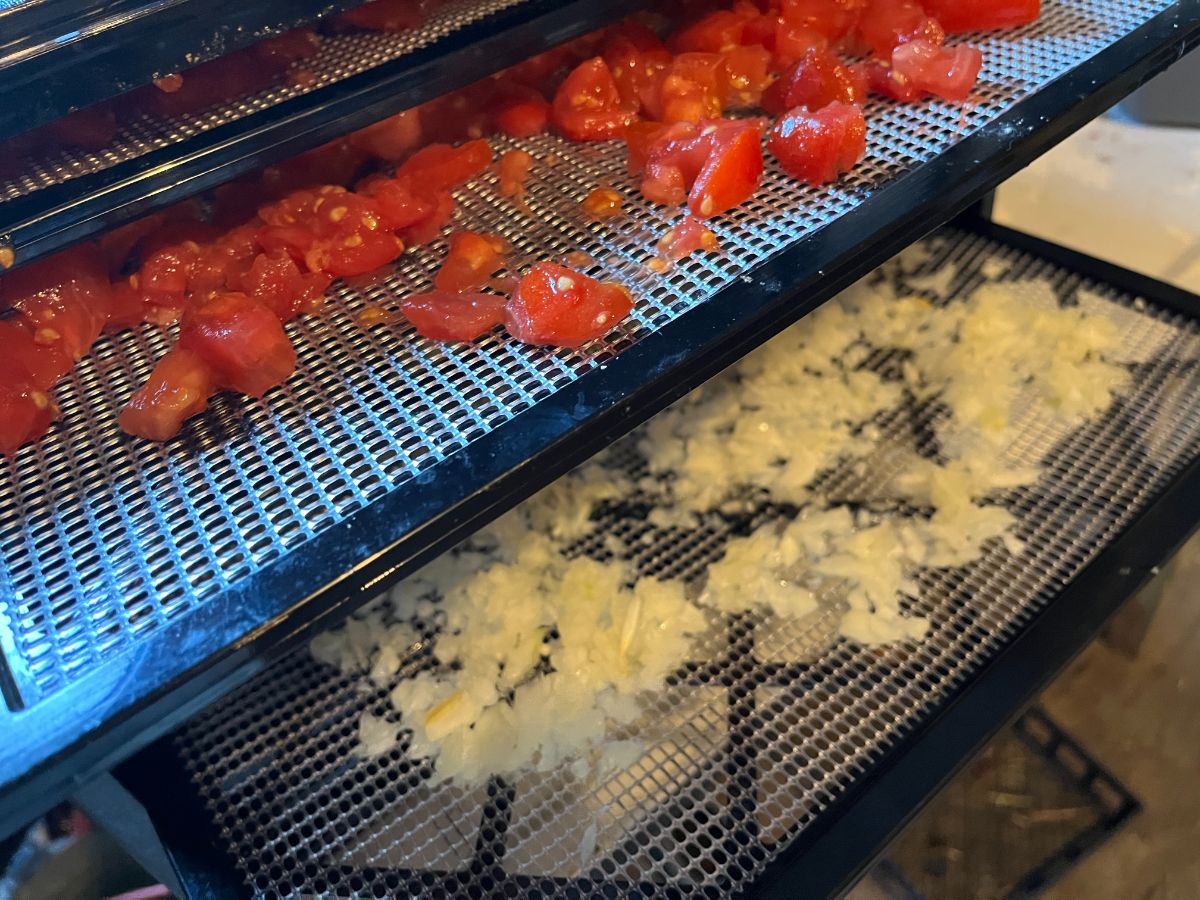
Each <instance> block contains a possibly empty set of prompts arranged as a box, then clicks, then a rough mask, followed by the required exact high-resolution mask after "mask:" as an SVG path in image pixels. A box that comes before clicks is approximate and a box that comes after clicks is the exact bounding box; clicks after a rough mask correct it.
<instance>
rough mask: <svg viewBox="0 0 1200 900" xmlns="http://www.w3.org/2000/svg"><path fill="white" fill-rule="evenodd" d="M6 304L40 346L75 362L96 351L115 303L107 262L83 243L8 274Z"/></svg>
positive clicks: (1, 288)
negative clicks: (17, 312) (57, 351)
mask: <svg viewBox="0 0 1200 900" xmlns="http://www.w3.org/2000/svg"><path fill="white" fill-rule="evenodd" d="M0 292H2V295H3V299H4V305H6V306H11V307H13V308H14V309H16V310H18V311H19V312H20V314H21V318H22V319H23V320H24V321H25V322H27V323H28V325H29V328H30V331H31V333H32V335H33V340H34V342H35V343H37V344H39V345H41V346H43V347H55V348H57V349H58V350H60V351H61V352H62V353H63V354H64V355H65V356H66V357H67V358H68V359H70V360H72V361H74V360H77V359H79V358H80V357H82V356H84V355H85V354H86V353H87V352H88V351H89V350H90V349H91V347H92V344H93V343H94V342H95V340H96V338H98V337H99V336H100V331H101V329H103V327H104V323H105V322H106V321H107V320H108V313H109V309H110V307H111V304H112V286H111V285H110V283H109V280H108V264H107V263H106V262H105V259H104V256H103V254H102V253H101V251H100V248H99V247H98V246H97V245H95V244H80V245H77V246H75V247H72V248H71V249H69V250H64V251H63V252H61V253H56V254H55V255H54V256H51V257H49V258H48V259H44V260H40V261H38V262H36V263H34V264H33V265H30V266H25V267H23V268H20V269H17V270H16V271H14V272H10V273H8V274H6V275H5V276H4V279H3V283H2V285H0Z"/></svg>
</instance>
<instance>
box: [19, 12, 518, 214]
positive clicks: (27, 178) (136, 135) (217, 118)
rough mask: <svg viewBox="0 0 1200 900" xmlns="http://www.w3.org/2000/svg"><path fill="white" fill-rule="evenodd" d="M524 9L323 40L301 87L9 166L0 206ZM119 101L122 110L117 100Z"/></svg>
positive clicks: (129, 125) (126, 126)
mask: <svg viewBox="0 0 1200 900" xmlns="http://www.w3.org/2000/svg"><path fill="white" fill-rule="evenodd" d="M520 2H521V0H450V2H447V3H445V4H443V5H441V6H439V8H438V9H437V10H436V11H434V12H433V13H431V14H430V16H429V18H428V20H427V21H426V22H425V24H423V25H422V26H421V27H420V28H415V29H412V30H410V31H405V32H401V33H397V34H383V33H367V32H362V33H354V34H343V35H335V36H329V37H326V38H325V39H324V41H323V43H322V44H321V49H320V50H319V51H318V53H317V54H316V55H315V56H313V57H311V58H309V59H306V60H303V61H302V62H300V63H297V64H295V65H294V66H293V70H300V69H303V70H305V71H307V72H309V73H311V74H312V78H311V79H306V80H304V81H303V84H301V83H300V82H298V81H296V80H294V79H292V78H291V77H290V76H285V77H280V78H279V79H278V80H277V83H275V84H274V85H272V86H271V87H269V88H266V89H264V90H261V91H258V92H256V93H252V94H245V95H243V96H241V97H238V98H236V99H233V100H230V101H229V102H226V103H219V104H216V105H215V106H211V107H209V108H208V109H204V110H201V111H199V112H197V113H193V114H190V115H186V116H182V117H180V118H177V119H168V118H163V117H161V116H156V115H153V114H151V113H148V112H146V113H140V114H138V115H137V116H136V117H133V118H132V119H130V120H128V121H124V122H123V124H122V126H121V128H120V129H119V131H118V132H117V135H116V137H115V138H114V140H113V142H112V144H111V145H110V146H109V147H106V148H105V149H103V150H94V151H83V150H76V149H63V150H59V151H57V152H54V153H49V154H46V155H44V156H39V157H36V158H26V159H24V160H23V161H21V162H20V163H14V161H12V160H7V161H6V164H5V169H4V171H5V175H4V176H3V177H0V202H3V201H4V200H11V199H12V198H14V197H21V196H24V195H25V194H30V193H33V192H34V191H37V190H40V189H41V188H44V187H48V186H49V185H52V184H58V183H60V182H63V181H69V180H70V179H72V178H78V177H79V176H81V175H90V174H92V173H94V172H100V171H103V170H104V169H108V168H110V167H112V166H115V165H117V164H118V163H123V162H127V161H129V160H132V159H137V158H138V157H139V156H143V155H144V154H146V153H149V152H150V151H152V150H158V149H160V148H162V147H169V146H171V145H172V144H176V143H179V142H180V141H184V140H186V139H188V138H190V137H192V136H194V135H196V134H200V133H201V132H204V131H209V130H210V129H213V128H216V127H218V126H220V125H225V124H227V123H229V122H233V121H236V120H237V119H240V118H242V117H243V116H248V115H250V114H252V113H256V112H260V111H262V110H264V109H269V108H270V107H272V106H275V105H277V104H279V103H282V102H284V101H285V100H290V99H291V98H292V97H297V96H300V95H301V94H306V93H309V92H311V91H314V90H317V89H318V88H322V87H325V86H326V85H328V84H331V83H333V82H335V81H340V80H342V79H344V78H349V77H350V76H351V75H357V74H358V73H360V72H364V71H366V70H367V69H370V68H372V67H374V66H378V65H380V64H382V63H385V62H389V61H391V60H393V59H397V58H399V57H401V56H404V55H405V54H406V53H411V52H412V51H414V50H417V49H419V48H421V47H424V46H427V45H429V44H432V43H434V42H435V41H437V40H438V39H440V38H442V37H445V36H446V35H447V34H450V33H451V32H453V31H455V30H457V29H459V28H462V27H463V26H464V25H468V24H470V23H472V22H475V21H478V20H479V19H482V18H484V17H485V16H488V15H491V14H492V13H495V12H499V11H500V10H502V9H507V8H508V7H510V6H516V5H517V4H519V3H520ZM185 77H186V76H185ZM117 102H118V103H120V101H119V100H118V101H117ZM124 111H125V110H124V109H122V112H124ZM9 173H12V174H9Z"/></svg>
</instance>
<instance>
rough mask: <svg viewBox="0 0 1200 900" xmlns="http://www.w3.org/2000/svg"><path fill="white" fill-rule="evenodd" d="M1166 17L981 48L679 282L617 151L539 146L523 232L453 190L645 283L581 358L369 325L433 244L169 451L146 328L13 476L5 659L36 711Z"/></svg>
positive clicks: (426, 262)
mask: <svg viewBox="0 0 1200 900" xmlns="http://www.w3.org/2000/svg"><path fill="white" fill-rule="evenodd" d="M1167 5H1169V4H1168V3H1167V2H1166V0H1136V2H1121V3H1113V2H1111V0H1058V2H1051V3H1049V4H1047V8H1046V11H1045V14H1044V15H1043V18H1042V20H1041V21H1040V22H1039V23H1037V24H1034V25H1030V26H1027V27H1025V28H1023V29H1020V30H1017V31H1014V32H1011V33H1005V34H1003V35H996V36H990V37H988V38H987V39H986V40H981V41H979V42H978V43H980V44H981V45H982V46H983V48H984V51H985V59H986V64H985V69H984V74H983V80H982V82H981V85H980V88H979V91H978V95H977V99H976V101H975V102H973V103H972V104H970V105H968V106H966V107H963V106H961V105H954V104H944V103H938V102H929V103H919V104H911V105H904V106H901V105H894V104H887V103H883V102H879V103H876V104H874V105H872V106H871V108H870V109H869V110H868V116H869V122H870V135H869V139H870V149H869V155H868V159H867V160H866V161H865V162H864V163H863V164H862V165H860V166H859V167H858V168H857V169H856V171H855V173H854V174H853V175H852V176H850V177H847V178H845V179H843V180H842V181H840V182H839V183H837V184H835V185H832V186H829V187H824V188H806V187H802V186H799V185H797V184H796V183H795V182H793V181H792V180H790V179H788V178H787V177H785V176H783V175H782V174H781V173H780V172H779V171H778V170H777V169H776V168H774V167H773V166H770V167H769V170H768V174H767V177H766V179H765V182H764V185H763V188H762V190H761V191H760V192H759V194H758V196H757V197H756V198H755V199H754V200H753V201H752V202H750V203H748V204H746V205H745V206H744V207H743V208H741V209H739V210H737V211H736V212H735V213H733V214H731V215H729V216H726V217H723V218H721V219H720V220H719V221H717V223H716V225H715V231H716V232H717V234H718V236H719V238H720V240H721V242H722V245H723V252H722V253H720V254H716V255H714V254H704V255H699V256H697V257H695V258H694V259H691V260H689V261H688V262H686V263H685V264H683V265H680V266H678V267H677V268H676V269H674V270H673V271H672V272H671V273H670V274H669V275H668V276H666V277H664V276H659V275H655V274H653V273H652V272H650V271H648V270H647V269H646V268H645V266H644V262H645V260H646V259H647V257H648V253H649V249H650V248H651V247H652V246H653V244H654V243H655V241H656V240H657V238H658V237H659V236H660V235H661V234H662V232H663V231H664V230H665V229H666V227H667V226H668V224H669V223H670V221H671V215H672V214H670V213H668V212H666V211H665V210H663V209H661V208H658V207H654V206H652V205H650V204H647V203H645V202H644V201H642V200H641V198H640V196H639V195H638V194H637V192H636V190H634V188H633V185H632V184H631V183H630V181H629V179H628V177H627V176H626V175H625V172H624V169H625V166H624V159H623V153H622V151H621V149H620V148H619V147H617V146H614V145H609V144H598V145H571V144H566V143H563V142H561V141H559V140H557V139H555V138H551V137H539V138H537V139H533V140H530V141H528V142H525V143H524V144H523V146H525V147H526V148H527V149H529V150H530V151H532V153H533V154H534V155H535V156H536V157H537V158H538V160H539V162H538V164H537V165H536V166H535V169H534V173H533V177H532V178H531V183H530V188H531V189H530V194H529V197H528V207H529V211H528V214H526V213H522V212H520V211H519V210H517V209H516V208H515V207H514V206H513V205H512V203H511V202H510V201H508V200H505V199H504V198H501V197H499V196H498V195H497V193H496V191H495V184H494V181H493V180H492V178H491V177H490V176H488V177H485V178H483V179H481V180H480V181H479V182H477V183H475V184H472V185H470V186H468V187H466V188H464V189H463V190H462V191H460V192H459V197H460V199H461V201H462V203H461V209H460V210H459V212H458V214H457V222H458V224H459V225H460V226H465V227H471V228H476V229H479V230H482V231H490V232H496V233H499V234H502V235H504V236H505V237H507V238H509V239H510V240H511V241H512V242H513V244H514V245H515V247H516V248H517V253H516V259H517V262H518V263H522V262H527V261H530V260H533V259H538V258H546V257H555V256H560V255H562V254H564V253H565V252H567V251H576V250H581V251H584V252H586V253H587V254H590V255H591V256H592V257H593V258H594V259H595V260H596V265H595V266H594V267H593V269H592V273H593V274H598V275H602V276H603V277H605V278H616V279H620V280H622V281H624V282H625V283H626V284H628V285H629V286H630V288H631V289H632V291H633V295H634V296H635V298H637V306H636V309H635V311H634V314H633V316H632V317H631V318H630V319H629V320H628V321H627V322H625V323H624V324H622V325H621V326H620V327H619V328H617V329H616V330H614V332H613V333H612V334H611V335H610V336H609V337H608V338H607V339H605V340H600V341H596V342H594V343H593V344H591V345H589V346H588V347H587V348H585V349H583V350H580V351H575V352H557V351H551V350H548V349H544V348H534V347H527V346H521V345H518V344H515V343H513V342H511V341H509V340H508V339H507V338H505V337H503V335H501V334H496V335H493V336H491V337H488V338H486V339H484V340H482V341H479V342H478V343H477V344H476V345H474V346H446V345H441V344H436V343H433V342H429V341H426V340H422V339H419V338H417V337H416V336H415V335H414V334H413V333H412V331H411V330H409V329H408V328H406V327H404V326H403V325H398V324H382V325H381V324H376V325H373V326H370V327H368V326H366V325H364V324H362V323H361V322H360V320H359V318H358V314H359V313H360V312H361V311H362V310H363V309H364V308H366V307H373V306H381V307H383V308H393V307H394V304H395V301H396V298H397V296H399V295H403V294H405V293H408V292H410V291H412V290H420V289H423V288H424V287H425V286H426V285H427V284H428V282H429V278H430V275H431V273H432V272H433V271H434V269H435V267H436V266H437V264H438V263H439V261H440V259H441V256H442V254H443V253H444V245H443V244H442V243H441V242H438V243H436V244H434V245H432V246H429V247H426V248H423V249H420V250H417V251H415V252H412V253H409V254H407V255H406V256H405V257H404V258H403V260H401V262H400V263H399V264H398V265H397V266H396V268H395V271H394V273H393V274H391V275H390V276H388V277H387V278H383V279H380V280H379V281H378V282H377V283H375V284H374V285H371V286H366V287H360V288H357V289H352V288H350V287H345V286H343V287H340V288H336V289H335V290H334V291H333V292H332V293H331V299H332V302H331V303H330V304H329V306H328V311H327V313H325V314H324V315H322V316H320V317H313V318H308V319H305V320H303V321H300V322H297V323H294V324H292V325H289V326H288V329H289V333H290V334H291V335H292V337H293V339H294V341H295V343H296V346H297V349H298V353H299V357H300V365H299V368H298V371H297V372H296V374H295V375H294V376H293V377H292V378H291V379H290V380H289V381H288V383H287V384H286V385H285V386H283V387H281V388H278V389H276V390H273V391H271V392H270V393H269V394H268V395H267V397H266V399H265V400H263V401H256V400H252V399H247V398H241V397H234V396H230V395H223V396H221V397H219V398H217V399H216V400H215V401H214V403H213V406H212V408H211V409H210V412H209V413H208V414H207V415H205V416H204V417H202V418H198V419H195V420H192V421H191V422H190V423H189V424H188V425H187V426H186V428H185V431H184V433H183V434H182V435H181V436H180V437H179V438H177V439H175V440H173V441H171V442H169V443H167V444H166V445H157V444H152V443H148V442H145V441H140V440H133V439H130V438H128V437H127V436H125V435H123V434H122V433H121V432H120V430H119V429H118V427H117V425H116V414H117V412H118V410H119V409H120V407H121V405H122V404H123V403H124V402H125V401H126V399H127V398H128V397H129V395H130V394H131V393H132V392H133V390H134V389H135V388H136V387H137V385H138V384H139V383H140V382H141V381H142V380H143V379H144V378H145V377H146V375H147V374H148V373H149V371H150V369H151V368H152V366H153V364H154V361H155V360H156V359H157V358H158V357H159V356H160V355H161V354H162V353H163V352H165V350H166V349H167V347H168V346H169V344H170V343H171V340H172V339H173V338H172V336H171V335H170V334H169V333H164V332H162V331H160V330H158V329H156V328H153V327H150V326H146V327H144V328H142V329H141V330H138V331H129V332H124V333H122V334H120V335H118V336H116V337H113V338H109V339H106V340H104V341H102V342H101V343H100V344H99V345H97V347H96V349H95V351H94V352H93V353H92V354H91V355H90V356H89V357H87V358H86V359H85V360H84V361H83V362H81V363H80V364H79V365H78V366H76V368H75V369H74V371H73V372H72V373H71V375H70V376H69V377H68V378H67V379H65V380H64V381H63V382H62V383H61V384H60V386H59V387H58V388H57V389H56V398H57V400H58V402H59V404H60V406H61V408H62V413H63V415H62V421H61V422H60V423H59V424H58V425H56V426H55V428H54V430H53V431H52V433H51V434H50V435H49V436H48V437H46V438H45V439H44V440H42V441H41V442H40V443H38V444H37V445H35V446H30V447H27V448H25V449H23V450H22V451H21V452H20V453H19V454H18V455H17V456H16V458H15V459H14V460H11V461H5V462H3V463H2V464H0V597H3V598H4V600H5V602H4V605H3V607H0V611H2V612H3V613H4V614H6V615H7V618H8V628H9V631H10V635H9V636H8V637H9V640H8V641H0V647H5V648H6V650H7V652H8V656H9V658H10V662H11V663H12V668H13V669H14V670H15V671H16V673H17V677H18V679H19V680H20V681H21V684H20V685H19V686H20V687H21V689H22V691H23V693H24V695H25V699H26V700H27V702H35V701H36V699H37V698H38V696H39V695H40V694H43V693H44V692H47V691H51V690H54V689H56V688H58V687H60V686H61V685H63V684H65V683H67V682H69V681H70V680H71V679H73V678H75V677H77V676H78V675H79V674H80V673H81V672H83V671H85V670H87V668H88V667H89V666H91V665H93V664H95V663H96V662H97V661H100V660H103V659H106V658H110V657H112V656H113V655H114V654H117V653H120V652H123V651H124V650H126V649H128V648H130V647H132V646H135V645H136V642H137V641H139V640H140V639H142V636H143V635H146V634H148V633H150V632H152V631H153V630H154V629H155V628H157V627H159V626H160V625H162V624H163V623H164V622H166V621H167V620H169V619H171V618H172V617H176V616H180V615H185V614H186V613H187V612H188V611H189V610H191V609H194V608H196V607H197V606H198V605H200V604H203V603H204V602H205V601H206V600H207V599H208V598H211V597H212V596H213V595H215V594H216V593H218V592H220V591H222V590H223V589H225V588H227V587H228V586H230V585H231V584H235V583H237V582H238V581H239V580H240V579H242V578H244V577H245V576H246V575H247V573H250V572H252V571H254V570H255V569H257V568H259V567H261V566H262V565H263V564H265V563H267V562H269V561H272V560H276V559H278V558H280V557H281V556H283V555H284V554H287V553H293V552H301V551H302V550H303V547H304V544H305V542H306V541H307V540H308V539H309V538H311V537H312V536H313V535H314V534H317V533H319V532H321V531H323V530H325V529H328V528H329V527H330V526H331V525H333V524H334V523H336V522H338V521H340V520H341V519H343V518H344V517H345V516H347V515H348V514H350V513H352V512H354V511H356V510H358V509H360V508H362V507H363V506H364V505H366V504H368V503H370V502H371V501H372V500H373V499H375V498H378V497H380V496H381V495H383V494H385V493H386V492H388V491H389V490H391V489H393V488H394V487H396V486H397V485H398V484H400V483H402V482H404V481H406V480H407V479H410V478H412V477H413V476H414V475H415V474H416V473H417V472H419V471H422V470H425V469H429V468H430V467H433V466H436V465H437V464H438V462H439V461H440V460H442V459H444V458H445V457H446V456H447V455H449V454H452V453H454V452H455V451H457V450H460V449H461V448H462V447H464V446H465V445H466V444H468V443H469V442H470V441H472V440H474V439H476V438H478V437H479V436H481V435H483V434H486V433H487V432H489V431H490V430H492V429H493V428H495V427H496V426H497V425H498V424H499V423H501V422H504V421H507V420H509V419H511V418H512V417H513V416H516V415H518V414H519V413H521V412H523V411H525V410H528V409H529V408H530V407H532V406H533V405H534V404H536V403H537V402H538V401H539V400H540V399H542V398H545V397H547V396H549V395H550V394H552V393H553V392H555V391H556V390H558V389H559V388H561V387H562V386H563V385H565V384H568V383H570V382H572V381H573V380H575V379H576V378H577V377H578V376H579V375H580V374H581V373H583V372H585V371H588V370H591V369H594V368H595V367H597V366H599V365H601V364H602V363H603V362H604V361H605V360H606V359H608V358H610V356H611V355H612V354H614V353H617V352H619V351H620V350H621V348H622V347H625V346H627V345H629V344H630V343H631V342H635V341H638V340H640V339H642V338H644V337H645V336H646V335H648V334H650V333H652V332H653V331H655V330H656V329H658V328H660V327H661V326H662V325H663V324H665V323H667V322H669V321H671V320H673V319H675V318H677V317H678V316H680V315H682V314H684V313H686V312H687V311H688V310H689V309H692V308H694V307H695V306H697V305H698V304H701V303H703V302H704V301H705V299H706V298H708V297H710V296H712V295H713V294H714V293H715V292H716V291H718V290H720V289H721V288H722V287H724V286H726V285H729V284H730V283H732V282H733V281H735V280H736V279H738V278H750V277H752V275H749V274H747V273H749V272H750V270H751V269H752V267H753V266H754V265H755V264H757V263H759V262H761V261H763V260H765V259H767V258H768V257H770V256H772V255H774V254H777V253H779V252H780V251H782V250H783V249H785V248H786V247H787V246H788V245H790V244H792V243H794V242H795V241H797V240H798V239H800V238H802V237H804V236H805V235H808V234H810V233H812V232H813V231H814V230H816V229H819V228H820V227H821V226H822V225H823V224H825V223H827V222H829V221H831V220H833V219H835V218H836V217H838V216H839V215H841V214H842V213H844V212H846V211H847V210H849V209H851V208H853V207H854V206H856V205H857V204H859V203H860V202H862V201H863V200H864V199H865V198H866V197H867V196H868V195H870V194H871V193H872V191H873V190H875V189H876V188H877V187H879V186H880V185H881V184H883V183H884V182H886V181H887V180H889V179H892V178H895V177H896V176H897V175H900V174H901V173H903V172H905V171H908V170H911V169H913V168H914V167H916V166H918V165H919V164H920V163H921V162H922V161H925V160H929V159H931V158H932V157H934V156H935V155H937V154H938V153H940V152H942V151H944V150H945V149H946V148H947V147H949V146H951V145H953V144H954V143H955V142H956V141H958V140H960V139H961V137H962V136H964V135H966V134H968V133H970V132H972V131H973V130H975V129H977V128H979V127H980V126H982V125H983V124H985V123H987V122H988V121H989V120H991V119H992V118H993V117H995V116H996V115H997V114H998V113H999V112H1001V111H1003V110H1005V109H1007V108H1008V107H1009V106H1010V105H1011V104H1012V103H1013V102H1014V101H1016V100H1017V99H1019V98H1021V97H1022V96H1025V95H1027V94H1028V93H1029V92H1031V91H1032V90H1034V89H1036V88H1037V87H1038V86H1040V85H1043V84H1045V83H1046V82H1047V81H1048V80H1050V79H1052V78H1054V77H1055V76H1057V75H1059V74H1061V73H1063V72H1065V71H1067V70H1068V69H1070V68H1071V67H1073V66H1074V65H1076V64H1078V63H1079V62H1081V61H1082V60H1084V59H1085V58H1087V57H1089V56H1091V55H1092V54H1093V53H1095V52H1097V51H1098V50H1100V49H1101V48H1102V47H1104V46H1105V45H1107V44H1108V43H1110V42H1112V41H1114V40H1115V39H1117V38H1118V37H1120V36H1121V35H1123V34H1125V33H1127V32H1128V31H1130V30H1132V29H1133V28H1135V27H1136V26H1138V25H1139V24H1141V23H1142V22H1143V21H1145V20H1146V19H1148V18H1149V17H1150V16H1151V15H1152V14H1153V13H1155V12H1156V11H1159V10H1161V9H1162V8H1164V7H1166V6H1167ZM496 143H497V147H498V149H503V147H502V142H499V141H498V142H496ZM599 183H609V184H612V185H614V186H617V187H618V188H620V189H621V190H622V191H623V192H624V193H626V195H627V198H628V199H627V207H626V208H627V214H626V215H625V216H623V217H622V218H619V219H616V220H613V221H610V222H606V223H604V224H596V223H591V222H589V221H588V220H587V219H586V218H585V217H584V216H583V215H582V214H581V211H580V209H579V202H580V200H581V199H582V198H583V197H584V196H585V195H586V194H587V193H588V192H590V191H591V190H592V189H593V188H595V187H596V185H597V184H599ZM0 625H2V621H0ZM3 636H5V635H4V630H3V628H2V627H0V637H3Z"/></svg>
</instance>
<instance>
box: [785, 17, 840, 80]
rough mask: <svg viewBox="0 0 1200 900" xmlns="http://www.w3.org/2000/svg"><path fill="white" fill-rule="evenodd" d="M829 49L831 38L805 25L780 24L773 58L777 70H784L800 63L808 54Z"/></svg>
mask: <svg viewBox="0 0 1200 900" xmlns="http://www.w3.org/2000/svg"><path fill="white" fill-rule="evenodd" d="M828 49H829V38H827V37H826V36H825V35H824V34H822V33H821V32H819V31H816V30H814V29H812V28H807V27H805V26H803V25H789V24H788V23H787V22H780V24H779V30H778V31H777V32H776V33H775V49H774V51H773V52H772V54H771V58H772V60H773V61H774V65H775V68H776V69H779V70H784V69H787V68H788V67H789V66H794V65H795V64H796V63H798V62H799V61H800V60H801V59H803V58H804V55H805V54H806V53H811V52H812V51H814V50H819V51H823V50H828Z"/></svg>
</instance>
